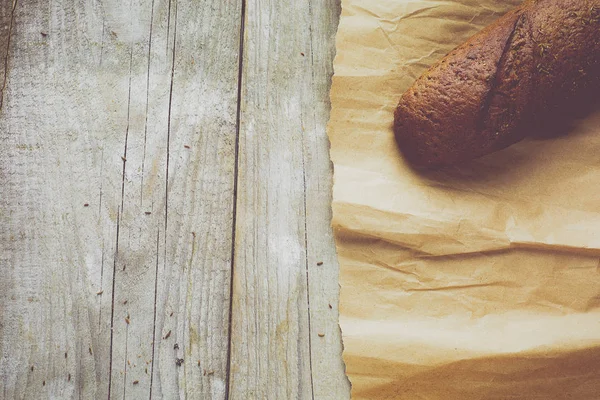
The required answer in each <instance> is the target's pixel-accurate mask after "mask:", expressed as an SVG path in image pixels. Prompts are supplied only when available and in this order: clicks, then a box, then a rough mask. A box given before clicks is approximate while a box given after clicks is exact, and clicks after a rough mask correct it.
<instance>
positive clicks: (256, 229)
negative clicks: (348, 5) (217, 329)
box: [229, 0, 349, 399]
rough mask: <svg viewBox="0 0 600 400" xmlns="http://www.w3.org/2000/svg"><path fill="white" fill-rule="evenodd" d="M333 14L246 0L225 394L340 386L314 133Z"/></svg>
mask: <svg viewBox="0 0 600 400" xmlns="http://www.w3.org/2000/svg"><path fill="white" fill-rule="evenodd" d="M338 13H339V8H338V6H337V5H335V3H331V2H327V1H318V2H313V1H306V0H305V1H294V2H279V1H269V0H256V1H248V3H247V8H246V15H245V36H244V52H243V54H244V57H243V68H242V71H243V74H242V81H241V82H242V91H241V118H240V137H239V141H240V148H239V176H238V192H237V220H236V241H235V268H234V289H233V313H232V337H231V359H232V365H231V380H230V384H229V385H230V398H232V399H266V398H268V399H283V398H287V399H312V398H324V399H342V398H347V397H348V390H349V389H348V387H349V385H348V383H347V381H346V380H345V378H344V373H343V366H342V363H341V361H340V359H339V354H341V339H340V335H339V329H338V327H337V326H338V325H337V292H338V287H337V264H336V263H335V261H334V260H335V252H334V250H333V249H334V246H333V239H332V235H331V229H330V224H329V222H330V211H329V209H330V199H331V197H330V192H331V170H330V164H329V156H328V141H327V136H326V132H325V124H326V122H327V119H328V113H329V99H328V86H329V79H330V75H331V62H332V57H333V43H334V41H333V36H334V32H335V27H337V18H338ZM315 209H318V210H315ZM313 212H314V213H313ZM317 260H323V266H316V263H317ZM325 261H326V262H327V265H325ZM321 280H327V281H328V282H319V281H321ZM311 281H314V283H311V284H310V287H309V282H311ZM309 289H311V290H309ZM330 303H331V304H332V309H330V308H329V304H330ZM333 307H335V308H333ZM320 333H321V334H322V333H325V336H321V335H319V334H320Z"/></svg>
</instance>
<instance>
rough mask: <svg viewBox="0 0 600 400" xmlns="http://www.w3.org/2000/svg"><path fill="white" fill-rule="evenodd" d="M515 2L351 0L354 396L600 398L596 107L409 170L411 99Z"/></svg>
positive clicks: (337, 96) (346, 53) (342, 87)
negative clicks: (567, 124)
mask: <svg viewBox="0 0 600 400" xmlns="http://www.w3.org/2000/svg"><path fill="white" fill-rule="evenodd" d="M518 3H520V1H519V0H506V1H499V0H449V1H424V0H411V1H408V0H377V1H375V0H342V14H341V20H340V27H339V30H338V35H337V39H336V43H337V55H336V59H335V62H334V71H335V75H334V77H333V82H332V89H331V101H332V109H331V120H330V123H329V125H328V132H329V138H330V141H331V157H332V161H333V163H334V193H333V204H332V208H333V226H334V229H335V236H336V245H337V250H338V257H339V260H340V281H341V282H340V285H341V294H340V313H341V317H340V325H341V329H342V334H343V339H344V349H345V350H344V360H345V362H346V365H347V373H348V375H349V378H350V380H351V382H352V385H353V390H352V394H353V398H355V399H369V400H378V399H386V400H387V399H406V400H418V399H429V400H442V399H443V400H476V399H477V400H484V399H485V400H506V399H513V400H515V399H519V400H532V399H543V400H559V399H560V400H562V399H564V398H573V399H586V400H587V399H590V400H591V399H597V398H598V393H600V190H597V188H598V185H599V182H600V158H599V157H598V154H599V153H600V128H599V127H600V112H596V113H594V114H592V115H590V116H589V117H586V118H584V119H581V120H577V121H574V122H573V126H572V129H571V130H570V132H569V134H568V135H565V136H560V137H555V138H552V139H547V140H539V139H528V140H525V141H523V142H521V143H519V144H517V145H514V146H512V147H510V148H508V149H506V150H503V151H501V152H498V153H495V154H493V155H489V156H486V157H484V158H482V159H479V160H475V161H473V162H470V163H466V164H464V165H460V166H456V167H452V168H447V169H443V170H439V171H430V172H427V173H423V172H417V171H413V170H412V169H411V168H410V167H409V166H408V165H406V164H405V162H404V160H403V158H402V156H401V155H400V153H399V152H398V149H397V147H396V145H395V141H394V138H393V133H392V130H391V127H392V120H393V111H394V108H395V106H396V103H397V101H398V99H399V97H400V94H401V93H402V92H403V91H405V90H406V89H407V88H408V87H409V86H410V85H411V84H412V83H413V82H414V80H415V79H416V78H417V77H418V76H419V75H420V74H421V73H422V72H423V71H424V70H425V69H426V68H427V67H428V66H429V65H431V64H433V63H434V62H436V61H437V60H438V59H439V58H440V57H441V56H442V55H443V54H446V53H447V52H448V51H450V50H451V49H452V48H453V47H455V46H456V45H458V44H460V43H461V42H463V41H464V40H466V39H467V38H468V37H469V36H470V35H472V34H474V33H475V32H477V31H478V30H479V29H481V28H482V27H483V26H485V25H487V24H489V23H490V22H492V21H493V20H494V19H496V18H497V17H498V16H499V15H501V14H502V13H504V12H506V11H507V10H508V9H510V8H511V7H512V6H515V5H517V4H518Z"/></svg>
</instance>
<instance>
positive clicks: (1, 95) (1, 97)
mask: <svg viewBox="0 0 600 400" xmlns="http://www.w3.org/2000/svg"><path fill="white" fill-rule="evenodd" d="M16 9H17V0H14V1H13V6H12V11H11V13H10V24H9V27H8V39H7V40H6V51H5V52H4V79H3V82H2V89H0V110H2V107H3V106H4V91H5V90H6V83H7V81H8V57H9V53H10V39H11V36H12V31H13V25H14V21H15V10H16Z"/></svg>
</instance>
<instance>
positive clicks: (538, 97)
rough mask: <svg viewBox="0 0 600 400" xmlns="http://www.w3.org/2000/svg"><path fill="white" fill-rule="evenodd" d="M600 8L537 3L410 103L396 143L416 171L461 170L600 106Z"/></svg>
mask: <svg viewBox="0 0 600 400" xmlns="http://www.w3.org/2000/svg"><path fill="white" fill-rule="evenodd" d="M599 95H600V0H527V1H525V2H524V3H523V4H522V5H521V6H519V7H517V8H516V9H514V10H512V11H510V12H509V13H507V14H505V15H504V16H503V17H502V18H500V19H499V20H497V21H496V22H495V23H494V24H492V25H490V26H488V27H487V28H485V29H484V30H482V31H481V32H479V33H478V34H476V35H475V36H473V37H472V38H471V39H469V40H468V41H467V42H466V43H464V44H463V45H461V46H459V47H457V48H456V49H455V50H453V51H452V52H451V53H450V54H448V55H447V56H446V57H444V58H443V59H442V60H441V61H439V62H438V63H437V64H435V65H434V66H433V67H431V68H430V69H429V70H428V71H427V72H426V73H425V74H423V76H421V77H420V78H419V79H418V80H417V81H416V82H415V84H414V85H413V86H412V87H411V88H410V89H409V90H408V91H407V92H406V93H404V95H402V98H401V99H400V103H399V105H398V107H397V109H396V112H395V121H394V133H395V135H396V140H397V142H398V144H399V146H400V148H401V150H402V152H403V153H404V155H405V157H406V158H407V159H408V160H409V161H410V162H412V163H413V164H414V165H416V166H422V167H432V166H440V165H448V164H454V163H457V162H460V161H464V160H468V159H472V158H476V157H479V156H482V155H485V154H488V153H491V152H493V151H496V150H500V149H502V148H505V147H507V146H509V145H511V144H513V143H515V142H518V141H519V140H521V139H523V138H524V137H525V136H526V135H528V134H532V133H534V132H537V133H539V132H541V131H545V130H547V129H548V127H553V126H556V124H558V123H562V122H564V121H565V120H566V118H568V117H569V116H571V117H572V116H573V113H574V112H575V111H577V110H579V109H580V108H581V107H584V106H587V105H589V104H590V103H592V102H594V101H596V100H597V99H599V98H600V96H599Z"/></svg>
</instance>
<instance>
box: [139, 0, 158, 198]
mask: <svg viewBox="0 0 600 400" xmlns="http://www.w3.org/2000/svg"><path fill="white" fill-rule="evenodd" d="M154 1H155V0H152V9H151V11H150V33H149V35H148V71H147V73H146V112H145V121H144V149H143V154H142V178H141V181H142V182H141V184H140V207H141V206H143V201H144V171H145V165H146V138H147V137H148V107H149V105H150V60H151V55H152V24H153V22H154Z"/></svg>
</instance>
